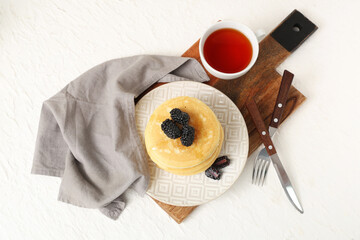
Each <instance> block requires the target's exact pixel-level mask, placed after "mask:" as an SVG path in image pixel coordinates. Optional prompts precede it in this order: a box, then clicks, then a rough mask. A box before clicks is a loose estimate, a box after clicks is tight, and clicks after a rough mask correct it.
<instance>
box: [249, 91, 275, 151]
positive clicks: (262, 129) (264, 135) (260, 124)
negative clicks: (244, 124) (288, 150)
mask: <svg viewBox="0 0 360 240" xmlns="http://www.w3.org/2000/svg"><path fill="white" fill-rule="evenodd" d="M246 108H247V109H248V111H249V113H250V115H251V118H252V120H253V122H254V123H255V127H256V129H257V131H258V132H259V134H260V137H261V140H262V142H263V144H264V146H265V149H266V151H267V153H268V154H269V156H271V155H273V154H275V153H276V150H275V147H274V144H273V142H272V140H271V137H270V135H269V131H268V130H267V129H266V126H265V123H264V121H263V119H262V117H261V115H260V112H259V109H258V107H257V105H256V103H255V101H254V99H253V98H249V99H248V100H247V101H246Z"/></svg>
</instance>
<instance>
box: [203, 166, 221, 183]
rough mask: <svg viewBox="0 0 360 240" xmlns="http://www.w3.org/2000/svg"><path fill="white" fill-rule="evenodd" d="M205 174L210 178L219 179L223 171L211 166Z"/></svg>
mask: <svg viewBox="0 0 360 240" xmlns="http://www.w3.org/2000/svg"><path fill="white" fill-rule="evenodd" d="M205 175H206V176H207V177H208V178H211V179H214V180H219V179H220V177H221V172H220V171H219V170H218V169H217V168H215V167H209V168H208V169H206V171H205Z"/></svg>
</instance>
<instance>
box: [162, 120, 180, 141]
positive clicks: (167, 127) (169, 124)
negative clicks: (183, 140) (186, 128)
mask: <svg viewBox="0 0 360 240" xmlns="http://www.w3.org/2000/svg"><path fill="white" fill-rule="evenodd" d="M161 129H162V130H163V131H164V133H165V134H166V136H168V137H169V138H171V139H176V138H179V137H181V130H180V128H179V127H178V126H177V125H176V123H174V122H173V121H172V120H170V119H166V120H165V121H163V122H162V123H161Z"/></svg>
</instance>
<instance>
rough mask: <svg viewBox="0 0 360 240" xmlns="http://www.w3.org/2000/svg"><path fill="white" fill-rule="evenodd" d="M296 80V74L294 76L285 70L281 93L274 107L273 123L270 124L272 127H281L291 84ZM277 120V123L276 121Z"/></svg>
mask: <svg viewBox="0 0 360 240" xmlns="http://www.w3.org/2000/svg"><path fill="white" fill-rule="evenodd" d="M293 78H294V74H292V73H291V72H289V71H287V70H285V71H284V73H283V77H282V79H281V84H280V88H279V92H278V95H277V98H276V102H275V105H274V108H273V109H274V110H273V114H272V116H271V122H270V126H271V127H274V128H277V127H278V126H279V125H280V121H281V118H282V115H283V113H284V107H285V104H286V100H287V97H288V93H289V90H290V87H291V83H292V81H293ZM275 119H276V121H275Z"/></svg>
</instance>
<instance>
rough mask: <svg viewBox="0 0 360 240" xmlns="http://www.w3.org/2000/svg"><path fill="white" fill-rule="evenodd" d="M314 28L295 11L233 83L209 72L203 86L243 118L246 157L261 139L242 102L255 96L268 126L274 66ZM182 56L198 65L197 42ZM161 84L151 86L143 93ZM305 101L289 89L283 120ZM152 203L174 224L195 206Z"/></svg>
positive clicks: (275, 87)
mask: <svg viewBox="0 0 360 240" xmlns="http://www.w3.org/2000/svg"><path fill="white" fill-rule="evenodd" d="M316 29H317V27H316V26H315V25H314V24H313V23H312V22H311V21H309V20H308V19H307V18H306V17H305V16H304V15H303V14H301V13H300V12H299V11H297V10H294V11H293V12H292V13H291V14H290V15H289V16H288V17H287V18H285V19H284V21H283V22H281V23H280V24H279V25H278V26H277V27H276V28H275V29H274V30H273V31H272V32H271V33H270V34H269V35H268V36H266V37H265V38H264V39H263V40H262V41H261V42H260V44H259V57H258V59H257V61H256V63H255V65H254V66H253V67H252V68H251V70H250V71H249V72H248V73H247V74H245V75H244V76H242V77H240V78H238V79H235V80H221V79H218V78H216V77H214V76H212V75H211V74H209V73H208V75H209V77H210V81H208V82H206V83H207V84H209V85H210V86H213V87H215V88H217V89H219V90H220V91H222V92H223V93H225V94H226V95H227V96H228V97H229V98H230V99H231V100H232V101H233V102H234V103H235V104H236V105H237V106H238V108H239V109H240V111H241V113H242V115H243V117H244V118H245V121H246V125H247V128H248V133H249V142H250V143H249V144H250V146H249V155H250V154H251V153H253V152H254V151H255V150H256V149H257V148H258V147H259V146H260V145H261V139H260V136H259V134H258V133H257V131H256V128H255V125H254V124H253V122H252V120H251V116H250V114H249V113H248V111H247V109H246V107H245V106H244V104H245V101H246V100H247V98H248V97H255V100H256V102H257V105H258V107H259V111H260V113H261V116H262V117H263V119H264V121H265V123H266V124H267V125H268V124H269V123H270V118H271V115H272V111H273V108H274V104H275V101H276V97H277V92H278V89H279V86H280V82H281V75H280V74H278V73H277V72H276V67H277V66H278V65H279V64H280V63H282V62H283V61H284V60H285V59H286V58H287V57H288V56H289V55H290V54H291V53H292V52H293V51H294V50H295V49H297V48H298V47H299V46H300V45H301V44H302V43H303V42H304V41H305V40H306V39H307V38H308V37H309V36H310V35H311V34H312V33H313V32H314V31H315V30H316ZM182 56H183V57H192V58H195V59H196V60H198V61H199V62H200V63H201V60H200V55H199V41H197V42H196V43H195V44H194V45H192V46H191V47H190V48H189V49H188V50H187V51H186V52H185V53H184V54H183V55H182ZM295 75H296V73H295ZM160 85H161V84H154V85H153V86H152V87H150V88H149V89H148V90H147V91H146V92H145V93H144V94H146V93H147V92H148V91H150V90H151V89H153V88H155V87H157V86H160ZM139 98H141V96H140V97H139ZM304 101H305V96H304V95H303V94H302V93H301V92H299V91H298V90H297V89H296V88H295V87H293V86H292V87H291V89H290V91H289V95H288V100H287V104H286V108H285V112H284V114H283V118H282V121H284V120H285V119H286V118H287V117H288V116H289V115H290V114H291V113H293V112H294V110H295V109H296V108H297V107H298V106H299V105H300V104H301V103H302V102H304ZM154 201H155V202H156V203H157V204H158V205H159V206H160V207H161V208H162V209H163V210H165V211H166V212H167V213H168V214H169V216H170V217H172V218H173V219H174V220H175V221H176V222H177V223H181V222H182V221H183V220H184V219H185V218H186V217H187V216H188V215H189V214H190V213H191V212H192V211H193V210H194V209H195V208H196V207H197V206H193V207H180V206H173V205H169V204H166V203H162V202H160V201H158V200H156V199H154Z"/></svg>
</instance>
